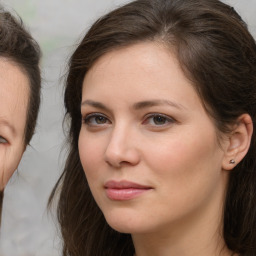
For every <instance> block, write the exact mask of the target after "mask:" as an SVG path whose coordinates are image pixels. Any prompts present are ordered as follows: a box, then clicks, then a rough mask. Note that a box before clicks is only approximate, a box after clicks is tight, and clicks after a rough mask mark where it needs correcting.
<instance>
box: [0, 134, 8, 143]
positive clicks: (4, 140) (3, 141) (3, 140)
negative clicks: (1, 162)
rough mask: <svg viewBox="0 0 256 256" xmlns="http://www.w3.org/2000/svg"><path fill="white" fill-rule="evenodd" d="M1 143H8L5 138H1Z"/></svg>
mask: <svg viewBox="0 0 256 256" xmlns="http://www.w3.org/2000/svg"><path fill="white" fill-rule="evenodd" d="M0 143H1V144H5V143H8V141H7V140H6V139H5V138H4V137H2V136H0Z"/></svg>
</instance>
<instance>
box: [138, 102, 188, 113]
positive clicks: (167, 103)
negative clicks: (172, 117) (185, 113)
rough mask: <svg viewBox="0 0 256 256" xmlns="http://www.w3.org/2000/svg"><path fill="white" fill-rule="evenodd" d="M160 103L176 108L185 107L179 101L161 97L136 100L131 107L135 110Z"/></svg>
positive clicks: (159, 104)
mask: <svg viewBox="0 0 256 256" xmlns="http://www.w3.org/2000/svg"><path fill="white" fill-rule="evenodd" d="M161 105H168V106H171V107H175V108H177V109H186V108H185V106H183V105H181V104H180V103H176V102H173V101H170V100H162V99H160V100H159V99H157V100H146V101H141V102H137V103H135V104H134V105H133V108H134V109H136V110H139V109H142V108H148V107H155V106H161Z"/></svg>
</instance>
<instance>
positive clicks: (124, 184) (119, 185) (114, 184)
mask: <svg viewBox="0 0 256 256" xmlns="http://www.w3.org/2000/svg"><path fill="white" fill-rule="evenodd" d="M104 187H105V188H111V189H129V188H134V189H150V188H151V187H150V186H146V185H141V184H138V183H134V182H131V181H126V180H121V181H114V180H110V181H108V182H106V183H105V185H104Z"/></svg>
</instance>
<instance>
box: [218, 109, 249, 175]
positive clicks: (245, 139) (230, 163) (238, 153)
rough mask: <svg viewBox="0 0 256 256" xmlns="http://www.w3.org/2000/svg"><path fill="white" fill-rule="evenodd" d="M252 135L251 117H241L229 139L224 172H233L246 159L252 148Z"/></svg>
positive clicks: (223, 163)
mask: <svg viewBox="0 0 256 256" xmlns="http://www.w3.org/2000/svg"><path fill="white" fill-rule="evenodd" d="M252 133H253V123H252V119H251V117H250V115H248V114H243V115H241V116H240V117H239V118H238V119H237V122H236V124H235V125H234V128H233V130H232V131H231V133H230V135H229V137H228V141H227V144H226V147H225V156H224V158H223V162H222V168H223V169H224V170H232V169H233V168H234V167H235V166H236V165H237V164H238V163H239V162H240V161H241V160H242V159H243V158H244V156H245V155H246V153H247V152H248V149H249V147H250V143H251V137H252Z"/></svg>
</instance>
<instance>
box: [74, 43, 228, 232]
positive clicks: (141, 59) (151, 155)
mask: <svg viewBox="0 0 256 256" xmlns="http://www.w3.org/2000/svg"><path fill="white" fill-rule="evenodd" d="M81 113H82V118H83V123H82V127H81V131H80V137H79V153H80V159H81V163H82V166H83V168H84V172H85V175H86V178H87V180H88V183H89V186H90V189H91V191H92V194H93V196H94V198H95V200H96V202H97V204H98V205H99V207H100V209H101V210H102V212H103V214H104V216H105V218H106V220H107V222H108V223H109V225H110V226H112V227H113V228H114V229H116V230H118V231H120V232H125V233H132V234H138V233H150V232H158V231H159V232H160V231H163V230H171V229H173V228H174V227H175V226H179V227H181V225H183V224H184V223H189V222H191V221H192V219H193V220H195V218H197V217H199V215H200V216H201V218H202V217H204V216H207V214H208V215H209V216H210V217H212V214H216V211H217V212H221V211H220V208H221V206H222V202H223V200H224V193H225V192H224V191H225V187H226V181H227V175H226V173H225V172H224V171H223V170H222V161H223V158H224V152H223V151H222V150H221V148H220V146H219V143H218V141H217V137H216V129H215V126H214V125H213V122H212V120H211V119H210V118H209V116H208V115H207V113H206V112H205V109H204V107H203V106H202V103H201V100H200V99H199V97H198V95H197V94H196V92H195V90H194V89H193V87H192V85H191V83H190V82H189V81H188V80H187V79H186V77H185V76H184V74H183V72H182V71H181V68H180V66H179V63H178V62H177V59H176V58H175V57H174V55H173V54H172V53H170V51H169V50H167V49H166V48H164V47H163V46H161V45H157V44H156V43H141V44H137V45H133V46H130V47H126V48H123V49H119V50H114V51H112V52H110V53H107V54H105V55H104V56H102V57H101V58H100V59H99V60H98V61H97V62H96V63H95V64H94V65H93V67H92V68H91V69H90V70H89V72H88V73H87V74H86V77H85V79H84V82H83V91H82V104H81ZM217 214H218V213H217Z"/></svg>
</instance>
